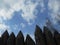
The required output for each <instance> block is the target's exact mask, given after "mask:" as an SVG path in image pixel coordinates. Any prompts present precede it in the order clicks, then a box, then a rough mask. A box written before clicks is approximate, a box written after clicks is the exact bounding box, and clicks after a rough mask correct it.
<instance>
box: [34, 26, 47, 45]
mask: <svg viewBox="0 0 60 45" xmlns="http://www.w3.org/2000/svg"><path fill="white" fill-rule="evenodd" d="M35 40H36V45H45V44H46V43H45V39H44V36H43V33H42V30H41V29H40V27H39V26H37V25H36V29H35Z"/></svg>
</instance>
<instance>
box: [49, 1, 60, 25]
mask: <svg viewBox="0 0 60 45" xmlns="http://www.w3.org/2000/svg"><path fill="white" fill-rule="evenodd" d="M48 8H49V10H50V12H49V15H50V16H51V18H52V20H53V23H54V24H56V23H57V20H60V1H59V0H49V2H48Z"/></svg>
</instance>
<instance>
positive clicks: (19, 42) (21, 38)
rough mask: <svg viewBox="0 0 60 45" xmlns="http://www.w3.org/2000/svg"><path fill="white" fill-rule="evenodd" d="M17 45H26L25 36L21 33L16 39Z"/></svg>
mask: <svg viewBox="0 0 60 45" xmlns="http://www.w3.org/2000/svg"><path fill="white" fill-rule="evenodd" d="M16 45H24V36H23V34H22V32H21V31H20V32H19V33H18V35H17V37H16Z"/></svg>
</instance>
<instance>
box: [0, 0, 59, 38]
mask: <svg viewBox="0 0 60 45" xmlns="http://www.w3.org/2000/svg"><path fill="white" fill-rule="evenodd" d="M59 4H60V0H0V36H1V35H2V33H3V32H4V31H6V30H7V31H8V32H9V34H11V32H14V34H15V35H17V34H18V32H19V31H20V30H21V31H22V32H23V34H24V36H26V35H27V34H30V36H31V37H32V38H34V36H33V35H34V31H35V27H36V25H38V26H39V27H40V28H41V29H43V27H44V26H45V25H46V22H47V19H49V20H50V21H51V24H52V26H53V27H54V28H55V29H57V31H59V32H60V5H59Z"/></svg>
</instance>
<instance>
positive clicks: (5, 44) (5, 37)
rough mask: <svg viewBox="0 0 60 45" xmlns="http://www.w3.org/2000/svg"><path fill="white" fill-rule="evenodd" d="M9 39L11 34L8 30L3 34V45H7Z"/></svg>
mask: <svg viewBox="0 0 60 45" xmlns="http://www.w3.org/2000/svg"><path fill="white" fill-rule="evenodd" d="M8 38H9V34H8V32H7V30H6V31H5V32H4V33H3V34H2V43H3V45H7V39H8Z"/></svg>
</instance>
